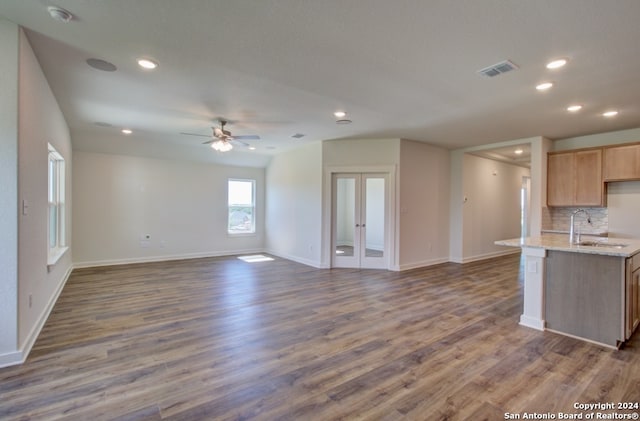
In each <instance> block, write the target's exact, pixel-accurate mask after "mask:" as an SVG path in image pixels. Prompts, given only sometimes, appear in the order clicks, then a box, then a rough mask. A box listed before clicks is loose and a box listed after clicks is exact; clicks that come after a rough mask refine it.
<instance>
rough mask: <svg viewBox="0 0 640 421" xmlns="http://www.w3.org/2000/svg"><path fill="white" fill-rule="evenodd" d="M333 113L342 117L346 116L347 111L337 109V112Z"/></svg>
mask: <svg viewBox="0 0 640 421" xmlns="http://www.w3.org/2000/svg"><path fill="white" fill-rule="evenodd" d="M333 115H334V116H336V117H338V118H342V117H344V116H346V115H347V113H345V112H344V111H336V112H335V113H333Z"/></svg>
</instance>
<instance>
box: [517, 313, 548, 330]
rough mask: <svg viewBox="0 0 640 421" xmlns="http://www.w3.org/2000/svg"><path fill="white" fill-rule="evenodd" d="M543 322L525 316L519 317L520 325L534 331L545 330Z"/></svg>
mask: <svg viewBox="0 0 640 421" xmlns="http://www.w3.org/2000/svg"><path fill="white" fill-rule="evenodd" d="M545 324H546V323H545V321H544V320H540V319H535V318H533V317H529V316H525V315H524V314H521V315H520V325H521V326H526V327H530V328H531V329H535V330H545V327H544V326H545Z"/></svg>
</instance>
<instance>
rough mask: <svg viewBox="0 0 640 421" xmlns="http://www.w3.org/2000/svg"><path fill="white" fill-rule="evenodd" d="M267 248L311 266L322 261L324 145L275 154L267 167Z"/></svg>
mask: <svg viewBox="0 0 640 421" xmlns="http://www.w3.org/2000/svg"><path fill="white" fill-rule="evenodd" d="M266 183H267V192H266V213H267V220H266V224H267V237H266V249H267V251H268V252H269V253H272V254H275V255H277V256H281V257H284V258H287V259H291V260H294V261H297V262H300V263H304V264H307V265H310V266H314V267H319V266H320V265H321V245H322V243H321V232H322V145H321V144H320V143H316V144H311V145H306V146H303V147H300V148H298V149H294V150H292V151H289V152H285V153H282V154H279V155H276V156H274V157H273V158H272V159H271V162H270V163H269V166H268V167H267V169H266Z"/></svg>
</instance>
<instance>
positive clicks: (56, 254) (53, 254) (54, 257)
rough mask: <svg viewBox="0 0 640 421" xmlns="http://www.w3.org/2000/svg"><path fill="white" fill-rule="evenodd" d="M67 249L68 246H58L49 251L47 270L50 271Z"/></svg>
mask: <svg viewBox="0 0 640 421" xmlns="http://www.w3.org/2000/svg"><path fill="white" fill-rule="evenodd" d="M67 250H69V247H59V248H57V249H55V250H51V251H49V257H48V258H47V272H51V270H53V267H54V266H55V265H56V263H58V260H60V258H61V257H62V256H64V254H65V253H66V252H67Z"/></svg>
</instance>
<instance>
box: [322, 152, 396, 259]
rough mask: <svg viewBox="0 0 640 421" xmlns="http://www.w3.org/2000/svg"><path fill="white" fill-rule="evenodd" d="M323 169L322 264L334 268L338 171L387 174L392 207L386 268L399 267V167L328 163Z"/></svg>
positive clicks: (387, 207) (388, 227)
mask: <svg viewBox="0 0 640 421" xmlns="http://www.w3.org/2000/svg"><path fill="white" fill-rule="evenodd" d="M322 171H323V192H322V234H321V236H322V238H321V244H322V253H321V254H322V255H321V262H320V267H323V268H331V264H332V263H331V262H332V257H333V248H332V238H333V235H332V231H333V220H332V219H333V218H332V214H333V199H332V198H333V174H335V173H378V174H383V173H384V174H386V175H387V189H388V192H387V194H386V195H387V200H388V203H387V206H386V209H387V210H388V216H387V217H388V220H387V222H388V226H387V227H386V233H385V237H386V238H385V241H386V243H387V246H388V247H387V249H388V252H387V253H386V254H387V256H386V257H385V260H386V268H384V269H388V270H398V255H397V253H398V250H397V249H396V245H397V241H398V235H399V233H398V229H397V226H398V225H399V221H398V220H397V217H396V215H397V214H398V213H397V212H396V207H397V206H398V201H397V198H396V194H397V193H396V192H397V188H398V186H397V185H396V183H397V179H398V177H397V172H398V166H397V165H396V164H392V165H353V166H344V165H325V166H324V167H323V169H322Z"/></svg>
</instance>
